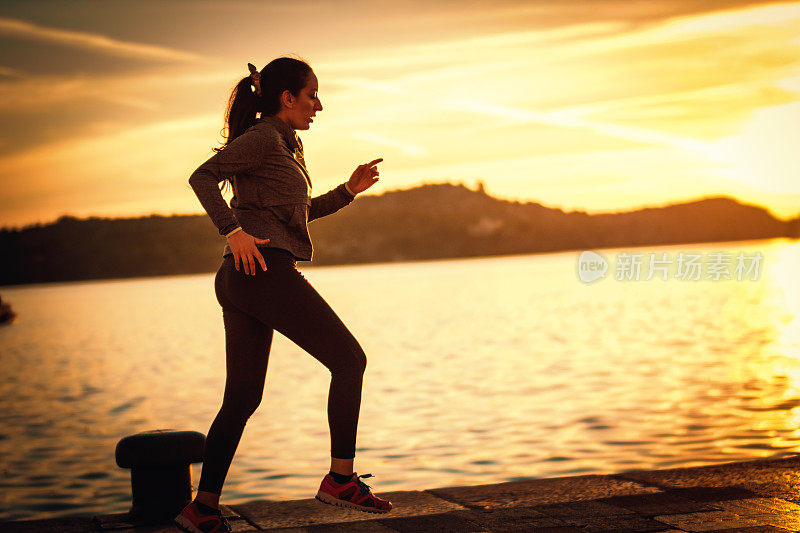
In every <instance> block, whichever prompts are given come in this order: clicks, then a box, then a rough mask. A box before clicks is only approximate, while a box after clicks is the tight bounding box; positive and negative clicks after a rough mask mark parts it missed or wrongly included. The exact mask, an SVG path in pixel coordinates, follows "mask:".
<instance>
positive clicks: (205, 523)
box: [173, 502, 231, 533]
mask: <svg viewBox="0 0 800 533" xmlns="http://www.w3.org/2000/svg"><path fill="white" fill-rule="evenodd" d="M173 522H175V525H176V526H178V527H179V528H180V529H181V530H183V531H186V532H188V533H222V532H223V531H230V530H231V526H230V524H229V523H228V521H227V520H225V517H224V516H222V512H221V511H219V510H217V512H216V513H214V514H205V513H204V512H203V511H201V510H200V509H198V507H197V505H196V504H195V503H194V502H190V503H189V505H187V506H186V507H184V508H183V511H181V514H179V515H178V516H176V517H175V519H174V520H173Z"/></svg>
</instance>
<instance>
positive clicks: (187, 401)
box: [0, 240, 800, 520]
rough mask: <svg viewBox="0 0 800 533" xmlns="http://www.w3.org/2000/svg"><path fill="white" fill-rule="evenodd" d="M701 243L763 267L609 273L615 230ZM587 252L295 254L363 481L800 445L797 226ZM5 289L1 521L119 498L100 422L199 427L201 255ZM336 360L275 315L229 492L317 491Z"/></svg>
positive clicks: (212, 382) (210, 381)
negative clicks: (290, 332) (137, 270)
mask: <svg viewBox="0 0 800 533" xmlns="http://www.w3.org/2000/svg"><path fill="white" fill-rule="evenodd" d="M718 251H724V252H727V253H731V254H737V253H739V252H744V253H745V254H748V255H749V256H752V254H755V253H756V252H760V253H761V254H763V259H762V260H761V262H760V272H759V278H758V279H757V280H750V279H744V280H742V281H738V280H736V279H733V280H721V281H714V280H712V279H709V280H701V281H688V280H681V279H677V278H672V279H669V280H668V281H663V280H661V279H651V280H649V281H648V280H645V279H644V278H645V277H646V273H647V268H646V267H647V261H645V265H644V270H643V271H642V278H641V279H640V280H638V281H637V280H627V281H618V280H616V279H614V271H615V265H618V264H621V260H620V259H619V257H620V256H619V254H620V253H622V252H627V253H644V254H649V253H651V252H655V253H657V254H658V257H659V258H662V256H661V254H662V253H667V254H668V256H669V257H671V258H673V259H676V258H677V255H678V254H679V253H680V252H684V253H698V254H703V257H704V258H707V257H708V254H711V253H713V252H718ZM601 253H602V254H603V255H604V256H605V257H606V258H607V259H608V261H609V263H610V266H611V270H610V271H609V273H608V275H607V277H606V278H605V279H601V280H599V281H596V282H594V283H591V284H586V283H583V282H581V281H580V280H579V279H578V275H577V271H576V262H577V258H578V253H577V252H567V253H557V254H545V255H519V256H506V257H496V258H477V259H462V260H447V261H430V262H413V263H398V264H376V265H363V266H338V267H315V268H304V274H305V276H306V278H307V279H308V280H309V281H310V282H311V283H312V284H313V285H314V286H315V287H316V288H317V290H318V291H319V292H320V293H321V294H322V295H323V296H324V297H325V298H326V299H327V300H328V302H329V303H330V304H331V306H332V307H333V308H334V309H335V310H336V311H337V313H338V314H339V316H340V317H341V318H342V319H343V320H344V322H345V323H346V324H347V325H348V327H349V328H350V329H351V331H352V332H353V333H354V334H355V335H356V337H357V338H358V339H359V341H360V342H361V344H362V346H363V347H364V349H365V351H366V353H367V357H368V364H367V370H366V374H365V381H364V391H363V403H362V407H361V415H360V422H359V434H358V443H357V444H358V451H357V457H356V470H357V471H358V472H359V473H367V472H371V473H373V474H374V475H375V477H374V478H373V480H372V481H370V484H371V485H373V487H374V490H375V492H376V493H378V494H380V493H381V492H385V491H392V490H410V489H425V488H433V487H442V486H450V485H469V484H482V483H494V482H502V481H508V480H516V479H520V478H530V477H552V476H563V475H571V474H585V473H613V472H620V471H625V470H629V469H637V468H666V467H674V466H693V465H702V464H711V463H718V462H728V461H734V460H744V459H749V458H759V457H779V456H783V455H793V454H795V453H797V452H798V451H800V430H798V423H799V422H800V409H798V406H800V318H798V317H800V284H799V282H798V273H800V243H799V242H797V241H788V240H772V241H757V242H756V241H750V242H746V243H715V244H704V245H679V246H661V247H651V248H635V249H626V250H623V249H619V250H603V251H602V252H601ZM646 259H647V257H645V260H646ZM673 268H674V267H673ZM731 271H732V270H731ZM751 276H752V273H751ZM2 296H3V298H4V299H6V300H8V301H10V302H11V303H12V304H13V306H14V308H15V310H16V311H17V312H18V314H19V319H18V321H17V322H16V323H15V324H13V325H10V326H4V327H2V328H0V363H2V373H0V402H2V409H0V520H9V519H30V518H46V517H55V516H68V515H91V514H105V513H114V512H124V511H126V510H127V509H128V508H129V507H130V472H129V471H128V470H122V469H120V468H118V467H117V466H116V464H115V461H114V449H115V446H116V443H117V441H118V440H119V439H121V438H123V437H125V436H126V435H130V434H133V433H137V432H139V431H145V430H151V429H159V428H175V429H181V430H195V431H200V432H202V433H206V432H207V431H208V427H209V425H210V424H211V421H212V420H213V418H214V416H215V415H216V412H217V409H218V408H219V403H220V401H221V398H222V392H223V389H224V382H225V374H224V372H225V355H224V334H223V328H222V317H221V312H220V309H219V307H218V304H217V302H216V300H215V298H214V293H213V274H202V275H192V276H171V277H159V278H140V279H128V280H113V281H92V282H79V283H63V284H48V285H37V286H25V287H7V288H3V289H2ZM329 380H330V374H329V373H328V371H327V370H326V369H325V367H323V366H322V365H321V364H319V363H318V362H317V361H316V360H314V359H313V358H312V357H311V356H310V355H308V354H307V353H305V352H304V351H302V350H301V349H300V348H298V347H297V346H295V345H294V344H293V343H291V341H288V340H287V339H286V338H284V337H282V336H280V335H279V334H277V333H276V335H275V339H274V341H273V348H272V353H271V356H270V362H269V370H268V373H267V385H266V389H265V392H264V398H263V401H262V403H261V406H260V407H259V409H258V411H257V412H256V413H255V415H254V416H253V417H252V418H251V419H250V421H249V422H248V425H247V427H246V428H245V433H244V436H243V437H242V441H241V443H240V445H239V449H238V452H237V455H236V457H235V459H234V462H233V464H232V466H231V469H230V472H229V475H228V480H227V483H226V485H225V489H224V491H223V495H222V501H223V503H237V502H244V501H248V500H251V499H274V500H283V499H298V498H311V497H313V495H314V494H315V493H316V490H317V488H318V484H319V481H320V479H321V476H322V475H323V474H324V473H326V472H327V471H328V467H329V449H330V448H329V446H330V441H329V436H328V427H327V418H326V412H325V408H326V401H327V392H328V384H329ZM200 468H201V465H199V464H197V465H193V466H192V476H193V485H194V486H195V488H196V486H197V482H198V481H199V475H200Z"/></svg>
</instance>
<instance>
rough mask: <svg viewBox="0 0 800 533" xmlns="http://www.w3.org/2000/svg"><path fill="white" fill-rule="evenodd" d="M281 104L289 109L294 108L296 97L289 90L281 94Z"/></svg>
mask: <svg viewBox="0 0 800 533" xmlns="http://www.w3.org/2000/svg"><path fill="white" fill-rule="evenodd" d="M281 103H283V105H284V106H286V107H287V108H289V109H292V108H293V107H294V95H293V94H292V93H291V91H289V90H288V89H287V90H285V91H283V93H281Z"/></svg>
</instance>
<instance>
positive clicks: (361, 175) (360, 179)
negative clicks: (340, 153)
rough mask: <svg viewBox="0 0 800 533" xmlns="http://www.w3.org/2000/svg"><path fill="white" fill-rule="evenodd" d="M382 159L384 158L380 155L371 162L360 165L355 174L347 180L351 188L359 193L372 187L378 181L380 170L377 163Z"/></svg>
mask: <svg viewBox="0 0 800 533" xmlns="http://www.w3.org/2000/svg"><path fill="white" fill-rule="evenodd" d="M381 161H383V158H382V157H379V158H378V159H375V160H373V161H370V162H369V163H364V164H363V165H358V166H357V167H356V169H355V170H354V171H353V175H352V176H350V179H349V180H347V186H348V187H349V188H350V190H351V191H353V192H354V193H356V194H358V193H360V192H363V191H366V190H367V189H369V188H370V187H372V186H373V185H374V184H375V183H376V182H377V181H378V174H379V172H378V169H377V167H376V165H377V164H378V163H380V162H381Z"/></svg>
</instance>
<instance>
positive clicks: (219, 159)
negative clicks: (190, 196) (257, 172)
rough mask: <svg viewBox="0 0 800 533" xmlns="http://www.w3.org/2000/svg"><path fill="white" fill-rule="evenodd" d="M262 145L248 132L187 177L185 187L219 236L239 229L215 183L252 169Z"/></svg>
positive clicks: (259, 136)
mask: <svg viewBox="0 0 800 533" xmlns="http://www.w3.org/2000/svg"><path fill="white" fill-rule="evenodd" d="M265 145H266V143H265V142H264V139H263V134H262V133H261V132H258V131H254V130H252V129H250V130H248V131H246V132H245V133H243V134H242V135H240V136H239V137H237V138H235V139H234V140H233V141H231V143H230V144H228V145H227V146H226V147H225V148H223V149H222V150H221V151H219V152H217V153H216V154H214V155H213V156H211V158H209V159H208V161H206V162H205V163H203V164H202V165H200V166H199V167H198V168H197V170H195V171H194V172H193V173H192V175H191V176H190V177H189V185H190V186H191V187H192V189H193V190H194V193H195V195H196V196H197V199H198V200H200V204H201V205H202V206H203V209H205V211H206V213H208V216H209V218H210V219H211V221H212V222H213V223H214V225H215V226H216V227H217V229H218V230H219V233H220V235H226V236H227V235H229V234H230V232H231V231H233V230H235V229H236V228H237V227H239V222H238V221H237V220H236V217H235V216H234V214H233V211H232V210H231V208H230V207H228V203H227V202H226V201H225V198H223V197H222V192H221V191H220V189H219V183H220V182H221V181H222V180H224V179H226V178H232V177H233V176H235V175H236V174H239V173H242V172H247V171H250V170H253V169H255V168H256V167H257V166H258V165H259V164H260V163H261V161H262V159H263V156H264V148H265Z"/></svg>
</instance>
